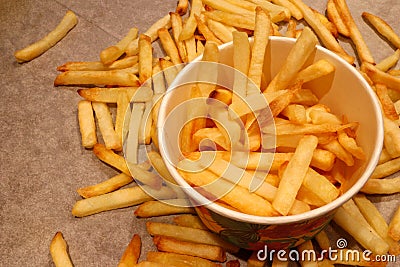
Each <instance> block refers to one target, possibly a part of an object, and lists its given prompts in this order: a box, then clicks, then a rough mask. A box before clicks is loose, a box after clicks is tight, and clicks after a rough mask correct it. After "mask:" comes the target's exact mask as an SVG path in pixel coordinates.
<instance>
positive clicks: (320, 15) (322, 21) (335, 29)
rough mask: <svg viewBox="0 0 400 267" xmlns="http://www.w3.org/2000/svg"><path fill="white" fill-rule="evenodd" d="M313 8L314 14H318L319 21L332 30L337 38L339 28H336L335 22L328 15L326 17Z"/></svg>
mask: <svg viewBox="0 0 400 267" xmlns="http://www.w3.org/2000/svg"><path fill="white" fill-rule="evenodd" d="M311 9H312V11H313V12H314V14H315V15H316V16H317V18H318V19H319V21H320V22H321V23H322V24H323V25H324V26H325V27H326V28H327V29H328V30H329V31H330V32H331V34H332V35H333V36H334V37H335V38H337V37H338V31H337V28H336V26H335V24H333V23H332V22H330V21H329V20H328V18H327V17H325V16H324V15H322V14H321V13H319V12H318V10H315V9H313V8H311Z"/></svg>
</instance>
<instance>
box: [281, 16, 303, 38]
mask: <svg viewBox="0 0 400 267" xmlns="http://www.w3.org/2000/svg"><path fill="white" fill-rule="evenodd" d="M302 16H303V15H302ZM296 27H297V23H296V21H295V20H293V19H290V20H289V22H288V25H287V29H286V33H285V36H286V37H289V38H295V37H296Z"/></svg>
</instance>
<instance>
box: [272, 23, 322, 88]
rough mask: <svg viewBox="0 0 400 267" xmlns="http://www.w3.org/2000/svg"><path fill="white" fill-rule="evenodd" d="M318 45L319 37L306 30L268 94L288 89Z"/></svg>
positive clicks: (273, 81)
mask: <svg viewBox="0 0 400 267" xmlns="http://www.w3.org/2000/svg"><path fill="white" fill-rule="evenodd" d="M317 43H318V39H317V37H316V36H315V35H314V33H313V32H312V31H311V29H310V28H308V27H306V28H304V30H303V32H302V34H301V35H300V37H299V38H298V39H297V41H296V43H295V45H294V46H293V48H292V49H291V50H290V52H289V55H288V56H287V59H286V60H285V63H284V64H283V66H282V67H281V69H280V70H279V72H278V74H277V75H276V76H275V77H274V78H273V79H272V81H271V82H270V84H269V85H268V87H267V88H266V89H265V91H266V92H273V91H279V90H282V89H286V87H287V86H289V85H290V83H291V82H293V79H294V78H295V77H296V74H297V73H298V72H299V70H300V69H301V67H302V66H303V65H304V63H305V62H306V60H307V59H308V57H309V56H310V55H311V53H312V52H313V51H314V50H315V49H316V48H315V46H316V44H317Z"/></svg>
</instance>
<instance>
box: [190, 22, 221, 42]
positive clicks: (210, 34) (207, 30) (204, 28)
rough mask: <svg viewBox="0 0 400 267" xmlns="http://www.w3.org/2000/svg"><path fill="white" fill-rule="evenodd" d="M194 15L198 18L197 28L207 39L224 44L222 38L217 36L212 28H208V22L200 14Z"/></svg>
mask: <svg viewBox="0 0 400 267" xmlns="http://www.w3.org/2000/svg"><path fill="white" fill-rule="evenodd" d="M194 17H195V19H196V23H197V29H198V30H199V32H200V33H201V34H202V35H203V36H204V38H205V39H206V41H211V42H215V43H216V44H217V45H221V44H222V42H221V40H220V39H218V37H217V36H215V34H214V33H213V32H212V31H211V30H210V28H208V26H207V25H206V23H205V22H204V21H203V20H202V19H201V18H200V17H199V16H197V15H194Z"/></svg>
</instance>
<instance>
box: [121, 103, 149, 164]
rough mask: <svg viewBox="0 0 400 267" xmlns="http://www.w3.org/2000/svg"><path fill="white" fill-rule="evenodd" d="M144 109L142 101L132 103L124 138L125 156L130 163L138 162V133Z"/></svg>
mask: <svg viewBox="0 0 400 267" xmlns="http://www.w3.org/2000/svg"><path fill="white" fill-rule="evenodd" d="M144 109H145V104H144V103H133V105H132V113H131V116H130V121H129V132H128V136H127V138H126V149H125V151H124V153H125V158H126V160H127V161H129V162H131V163H138V149H139V134H140V131H141V128H140V126H141V121H142V118H143V113H144Z"/></svg>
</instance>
